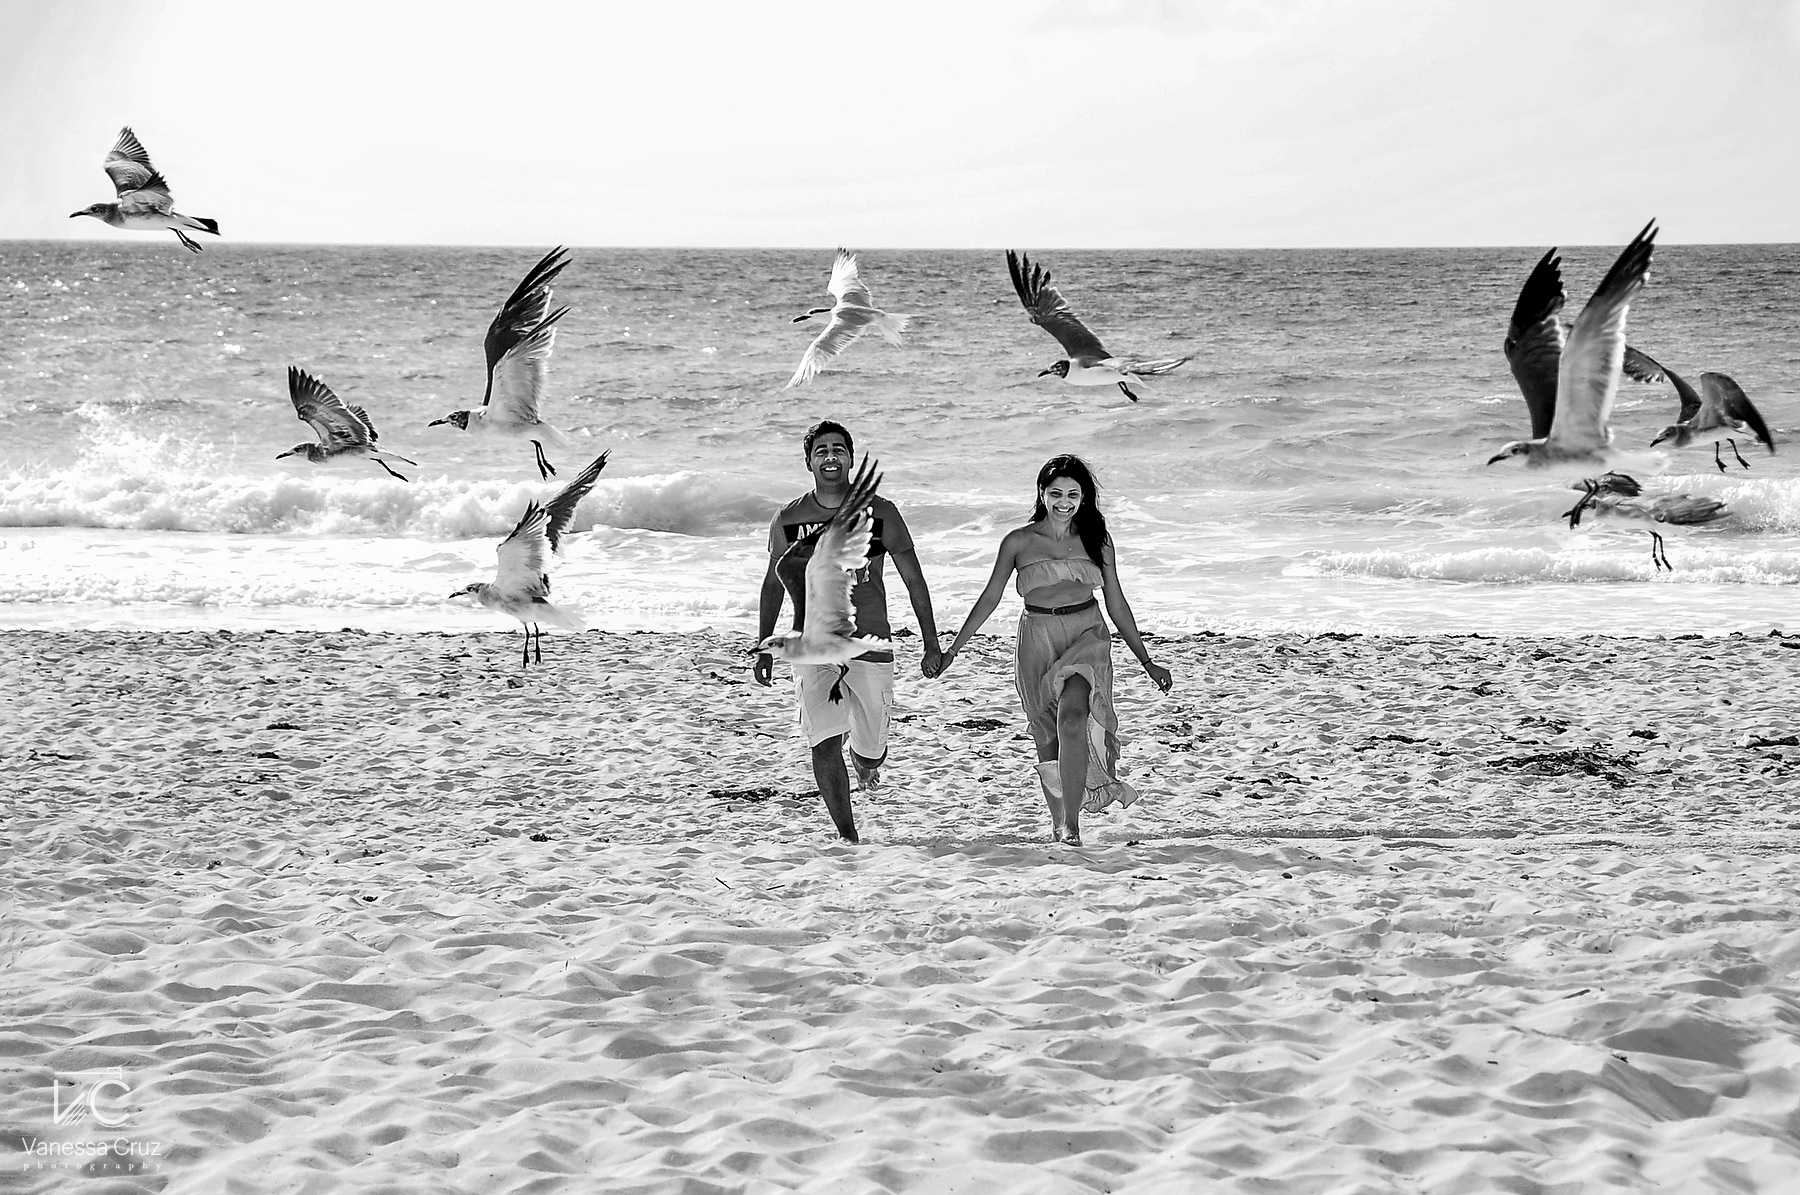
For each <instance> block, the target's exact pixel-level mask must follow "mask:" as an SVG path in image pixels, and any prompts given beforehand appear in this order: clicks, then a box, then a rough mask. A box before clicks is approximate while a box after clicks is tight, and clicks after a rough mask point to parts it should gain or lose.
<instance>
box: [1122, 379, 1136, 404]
mask: <svg viewBox="0 0 1800 1195" xmlns="http://www.w3.org/2000/svg"><path fill="white" fill-rule="evenodd" d="M1119 389H1121V390H1123V391H1124V392H1125V397H1126V398H1129V399H1130V400H1131V401H1132V402H1136V401H1137V400H1138V396H1137V395H1135V394H1133V393H1132V392H1131V387H1130V386H1127V385H1126V384H1125V383H1124V382H1120V383H1119Z"/></svg>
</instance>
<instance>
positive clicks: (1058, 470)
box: [1031, 453, 1107, 568]
mask: <svg viewBox="0 0 1800 1195" xmlns="http://www.w3.org/2000/svg"><path fill="white" fill-rule="evenodd" d="M1059 477H1066V478H1068V479H1069V480H1070V481H1072V482H1074V483H1075V484H1076V485H1078V486H1080V487H1081V505H1080V506H1078V507H1076V508H1075V518H1074V519H1073V520H1072V522H1073V524H1074V527H1075V534H1076V535H1077V536H1079V537H1080V538H1081V546H1082V548H1083V549H1084V550H1085V551H1086V552H1087V555H1088V559H1089V560H1092V561H1093V562H1094V563H1095V564H1097V565H1100V566H1101V567H1102V568H1104V567H1106V555H1105V550H1106V541H1107V534H1106V516H1105V515H1103V514H1101V513H1100V500H1099V487H1098V486H1097V485H1095V484H1094V471H1093V470H1092V469H1089V468H1088V467H1087V462H1086V461H1084V460H1082V459H1081V458H1080V457H1078V456H1075V455H1074V454H1073V453H1064V454H1063V455H1061V456H1053V457H1051V458H1050V459H1049V460H1047V461H1045V462H1044V467H1043V468H1042V469H1039V470H1038V475H1037V501H1036V503H1035V504H1034V505H1033V506H1032V508H1031V521H1032V522H1034V523H1041V522H1042V521H1043V520H1045V519H1047V518H1049V517H1050V512H1049V511H1048V510H1046V509H1045V508H1044V487H1045V486H1048V485H1049V484H1050V483H1051V482H1053V481H1055V480H1056V479H1057V478H1059Z"/></svg>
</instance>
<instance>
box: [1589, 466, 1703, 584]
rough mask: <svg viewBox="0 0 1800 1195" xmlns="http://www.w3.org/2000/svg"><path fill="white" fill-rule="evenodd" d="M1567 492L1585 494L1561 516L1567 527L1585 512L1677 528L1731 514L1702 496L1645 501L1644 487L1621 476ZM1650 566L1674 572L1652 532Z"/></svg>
mask: <svg viewBox="0 0 1800 1195" xmlns="http://www.w3.org/2000/svg"><path fill="white" fill-rule="evenodd" d="M1570 488H1571V489H1577V490H1585V491H1586V493H1584V494H1583V495H1582V498H1581V501H1579V502H1577V503H1576V504H1575V505H1574V507H1573V508H1572V509H1570V510H1567V511H1564V512H1563V518H1565V519H1567V520H1569V526H1570V527H1574V526H1576V525H1577V524H1579V523H1580V522H1581V516H1582V513H1583V512H1585V511H1589V510H1591V511H1593V512H1594V513H1595V514H1610V515H1622V516H1624V517H1626V518H1632V519H1642V520H1644V521H1646V522H1651V523H1668V524H1671V525H1672V526H1677V527H1694V526H1698V525H1700V524H1702V523H1713V522H1717V521H1718V520H1720V519H1723V518H1727V517H1729V516H1730V514H1731V512H1730V511H1729V510H1727V509H1726V508H1725V503H1723V502H1721V501H1720V500H1719V499H1717V498H1711V497H1708V496H1706V495H1704V494H1657V495H1653V496H1652V497H1648V498H1646V497H1644V496H1643V495H1644V487H1643V486H1641V485H1639V484H1638V482H1637V479H1636V478H1635V477H1631V476H1629V475H1628V474H1625V473H1605V474H1602V475H1601V476H1599V477H1590V478H1587V479H1586V480H1584V481H1578V482H1576V483H1575V484H1574V485H1573V486H1571V487H1570ZM1650 562H1651V563H1652V564H1653V565H1655V566H1656V570H1657V571H1658V572H1661V571H1662V570H1663V569H1668V570H1669V571H1670V572H1674V571H1675V566H1674V565H1673V564H1670V563H1669V552H1668V549H1667V547H1665V546H1664V544H1663V537H1662V536H1661V535H1659V534H1658V533H1657V532H1655V531H1652V532H1650Z"/></svg>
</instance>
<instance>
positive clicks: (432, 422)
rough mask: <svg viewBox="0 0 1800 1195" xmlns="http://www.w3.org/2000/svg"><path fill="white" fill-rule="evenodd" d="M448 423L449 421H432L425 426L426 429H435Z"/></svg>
mask: <svg viewBox="0 0 1800 1195" xmlns="http://www.w3.org/2000/svg"><path fill="white" fill-rule="evenodd" d="M449 422H450V421H449V420H448V419H433V420H432V421H431V422H430V423H427V424H426V425H425V426H426V427H437V426H439V425H441V424H445V423H449Z"/></svg>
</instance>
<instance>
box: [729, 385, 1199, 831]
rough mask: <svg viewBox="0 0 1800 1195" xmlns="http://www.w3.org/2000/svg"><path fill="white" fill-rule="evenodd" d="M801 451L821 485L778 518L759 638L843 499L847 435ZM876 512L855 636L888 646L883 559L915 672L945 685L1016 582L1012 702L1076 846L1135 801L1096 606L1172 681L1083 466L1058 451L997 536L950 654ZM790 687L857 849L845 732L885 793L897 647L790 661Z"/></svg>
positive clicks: (859, 765) (918, 583)
mask: <svg viewBox="0 0 1800 1195" xmlns="http://www.w3.org/2000/svg"><path fill="white" fill-rule="evenodd" d="M803 446H804V449H805V454H806V467H807V471H808V472H809V473H811V474H812V478H813V488H812V489H811V490H810V491H808V492H807V493H804V494H802V495H800V496H799V497H798V498H796V499H794V500H793V501H792V502H790V503H788V504H787V505H786V506H784V507H782V508H781V510H780V511H779V512H777V514H776V515H775V518H774V520H773V521H772V522H771V523H770V525H769V545H768V546H769V565H768V569H767V571H766V572H765V573H764V575H763V582H762V590H761V594H760V600H759V602H758V613H759V619H758V623H759V625H758V634H757V642H758V643H759V644H762V643H765V642H766V641H767V640H768V639H769V637H770V635H771V634H772V633H773V632H774V629H775V622H776V619H777V618H778V617H779V616H780V613H781V606H782V602H783V599H784V598H786V597H789V596H792V597H793V601H794V607H795V610H794V622H795V627H796V629H798V628H799V626H800V623H801V619H802V615H803V613H804V608H803V604H804V595H805V593H806V580H805V569H806V562H807V558H808V556H809V554H810V553H809V552H808V551H807V550H806V545H804V544H802V541H804V540H806V539H807V537H808V536H810V535H812V533H813V532H815V531H817V530H818V529H819V528H820V527H821V526H823V525H824V524H826V523H828V522H829V521H830V520H831V517H832V516H833V515H834V514H835V513H836V512H837V509H838V507H839V506H840V505H842V503H843V502H844V500H845V499H846V498H847V497H849V495H850V490H851V465H852V463H853V461H854V457H855V442H854V440H853V439H852V437H851V435H850V431H849V429H848V428H846V427H844V426H843V425H842V424H840V423H835V422H833V421H831V420H825V421H823V422H821V423H818V424H815V425H814V426H813V427H812V428H810V429H809V430H808V431H807V433H806V438H805V440H804V442H803ZM869 515H870V520H871V523H872V528H871V530H872V535H871V544H870V547H869V554H868V560H867V562H866V563H865V564H864V565H863V567H862V568H861V569H859V570H857V572H856V574H855V583H854V584H853V586H852V588H851V592H850V601H851V605H852V607H853V611H854V622H855V625H856V633H857V634H858V635H859V636H866V637H868V638H872V639H881V640H886V639H887V638H888V637H889V633H890V632H889V625H888V615H887V590H886V587H885V584H884V582H883V578H882V561H883V558H884V557H889V558H892V560H893V562H894V571H895V572H896V573H898V574H899V576H900V579H901V581H902V582H903V583H904V584H905V585H906V590H907V594H908V596H909V597H910V598H911V599H912V608H913V613H914V615H915V616H916V617H917V618H918V620H919V633H920V637H921V639H922V640H923V647H924V659H923V660H922V661H921V665H920V667H921V671H922V672H923V673H924V674H925V676H927V677H938V676H942V675H943V674H944V673H945V672H947V671H948V670H949V669H950V668H951V667H952V666H953V665H954V664H955V662H956V656H957V653H958V652H959V651H960V650H961V649H962V647H963V645H964V644H965V643H966V642H967V641H968V640H969V638H970V636H972V635H974V634H975V632H976V631H978V630H980V629H981V625H982V623H984V622H986V621H987V619H988V616H989V615H990V614H992V613H993V612H994V608H995V607H996V606H997V605H999V604H1000V599H1001V597H1002V595H1003V594H1004V592H1005V589H1006V582H1007V579H1008V578H1009V577H1013V576H1015V575H1016V576H1017V587H1018V591H1019V596H1020V597H1022V598H1023V599H1024V600H1025V612H1024V614H1022V615H1021V616H1020V619H1019V633H1018V640H1017V646H1016V649H1015V653H1016V654H1015V661H1014V680H1015V683H1016V685H1017V687H1018V693H1019V704H1020V705H1021V706H1022V707H1023V708H1024V711H1025V718H1026V722H1027V724H1028V725H1029V726H1030V729H1031V737H1032V740H1033V741H1034V742H1035V744H1036V746H1037V755H1038V761H1039V762H1038V765H1037V772H1038V780H1039V783H1040V784H1041V786H1042V788H1043V792H1044V803H1045V804H1046V805H1047V806H1048V807H1049V810H1050V823H1051V828H1052V834H1053V836H1054V839H1055V841H1057V842H1066V843H1068V844H1070V845H1072V846H1080V845H1081V814H1082V813H1083V812H1088V813H1094V812H1098V811H1099V810H1101V809H1104V808H1106V807H1107V806H1108V805H1110V804H1113V803H1114V802H1117V803H1118V804H1119V805H1121V806H1126V805H1130V804H1132V803H1133V802H1134V801H1136V800H1137V799H1138V795H1137V793H1136V792H1135V791H1133V789H1132V788H1131V786H1130V785H1128V784H1126V783H1125V782H1124V781H1123V780H1120V779H1119V778H1118V775H1117V769H1118V760H1119V718H1118V714H1117V713H1116V712H1115V711H1114V709H1113V701H1112V640H1111V637H1110V635H1109V634H1108V632H1107V624H1106V619H1105V618H1103V617H1101V613H1100V610H1101V604H1102V602H1104V604H1105V610H1106V613H1107V614H1109V615H1111V617H1112V621H1113V623H1114V625H1116V626H1117V627H1118V628H1119V637H1120V638H1121V639H1123V640H1124V641H1125V645H1126V646H1127V647H1129V648H1130V649H1131V654H1132V655H1133V656H1135V657H1137V660H1138V663H1140V664H1141V665H1143V668H1144V671H1145V673H1147V674H1148V675H1149V677H1150V679H1151V681H1152V682H1154V683H1155V685H1156V687H1157V688H1158V689H1160V690H1161V691H1163V692H1165V693H1166V692H1168V691H1169V688H1170V686H1171V684H1172V683H1173V681H1172V679H1171V677H1170V676H1169V672H1168V669H1166V668H1163V667H1161V666H1160V665H1158V664H1157V663H1156V662H1155V661H1153V660H1152V659H1151V658H1150V653H1149V652H1148V650H1146V649H1145V647H1144V643H1143V640H1142V639H1141V638H1140V637H1139V635H1138V629H1137V623H1136V621H1135V620H1134V619H1133V617H1132V613H1131V606H1130V604H1129V603H1128V602H1127V601H1126V600H1125V594H1124V592H1123V591H1122V590H1121V589H1120V588H1119V574H1118V569H1117V567H1116V565H1115V562H1114V556H1113V543H1112V538H1111V537H1110V536H1109V535H1108V534H1107V530H1106V517H1105V516H1104V515H1103V514H1101V513H1100V507H1099V504H1098V503H1097V502H1096V501H1095V487H1094V478H1093V474H1092V473H1091V472H1090V471H1089V469H1088V467H1087V465H1086V464H1085V463H1083V461H1082V460H1081V458H1080V457H1076V456H1066V455H1065V456H1057V457H1052V458H1051V459H1050V460H1049V461H1047V462H1045V464H1044V467H1043V468H1042V469H1040V470H1038V478H1037V502H1036V505H1035V506H1034V508H1033V509H1032V512H1031V518H1030V520H1029V521H1028V522H1027V523H1026V524H1025V525H1024V526H1023V527H1017V528H1014V529H1013V530H1011V531H1009V532H1007V533H1006V537H1005V538H1004V539H1002V540H1001V541H1000V550H999V552H998V553H997V554H996V556H995V558H994V569H993V573H992V575H991V576H989V578H988V582H987V586H986V588H984V589H983V590H982V591H981V596H980V597H978V598H976V600H975V606H974V608H973V609H972V610H970V611H969V617H968V618H967V620H965V621H964V623H963V626H962V629H961V630H959V631H958V632H957V633H956V638H955V639H954V640H953V641H952V643H951V644H950V647H949V649H948V650H942V651H940V649H939V643H938V634H937V622H936V619H935V618H934V617H933V614H932V609H931V593H930V591H929V589H927V587H926V584H925V577H924V574H923V573H922V572H921V571H920V569H919V558H918V555H917V554H916V553H915V552H914V550H913V541H912V534H911V533H910V532H909V531H908V530H907V527H906V521H905V520H904V519H903V518H902V517H901V516H900V512H899V510H898V509H897V508H896V507H895V506H894V504H893V503H892V502H890V501H888V500H887V499H886V498H883V497H881V496H880V495H879V494H877V495H875V496H874V498H873V499H872V501H871V502H870V508H869ZM796 544H802V546H801V549H800V550H797V551H796V550H790V549H793V548H794V546H795V545H796ZM1096 591H1098V596H1096ZM773 673H774V658H773V656H772V655H771V654H770V653H769V652H767V651H761V652H759V654H758V655H757V657H756V665H755V669H754V672H753V674H752V675H753V676H754V678H755V680H756V682H757V683H758V684H760V685H768V684H770V683H771V681H772V678H773ZM794 682H795V689H796V694H797V696H798V699H799V710H800V728H801V731H802V732H803V733H804V734H805V736H806V740H807V743H808V744H809V745H810V747H811V749H812V766H813V776H814V778H815V779H816V780H817V782H818V785H819V794H820V796H821V797H823V798H824V801H825V808H826V810H827V811H828V812H829V813H830V814H831V820H832V822H833V823H834V824H835V825H836V826H837V831H838V835H839V836H840V837H841V838H843V839H844V840H845V841H847V842H856V841H858V837H857V833H856V816H855V813H854V811H853V810H852V808H851V803H850V776H849V772H848V771H847V770H846V768H845V766H844V756H843V744H844V740H845V738H846V737H847V738H848V739H849V748H850V759H851V763H852V765H853V766H854V767H855V769H856V775H857V779H858V781H859V784H860V786H861V787H863V788H870V789H872V788H875V787H876V786H877V785H879V783H880V777H881V765H882V764H883V763H884V762H886V760H887V732H888V713H889V709H890V707H891V705H892V703H893V690H894V655H893V652H892V651H891V650H885V649H883V650H872V651H867V652H864V653H863V654H862V655H860V656H858V657H857V658H855V659H853V660H851V661H849V663H848V664H847V665H837V664H804V663H803V664H796V665H794Z"/></svg>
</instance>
